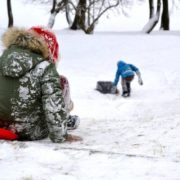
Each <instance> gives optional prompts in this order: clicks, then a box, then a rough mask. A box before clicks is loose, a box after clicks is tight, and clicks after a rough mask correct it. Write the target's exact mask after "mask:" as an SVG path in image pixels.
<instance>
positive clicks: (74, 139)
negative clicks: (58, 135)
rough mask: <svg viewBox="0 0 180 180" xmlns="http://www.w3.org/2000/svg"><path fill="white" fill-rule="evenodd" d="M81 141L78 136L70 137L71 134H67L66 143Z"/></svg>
mask: <svg viewBox="0 0 180 180" xmlns="http://www.w3.org/2000/svg"><path fill="white" fill-rule="evenodd" d="M82 140H83V139H82V138H81V137H80V136H76V135H72V134H68V135H67V138H66V141H68V142H76V141H82Z"/></svg>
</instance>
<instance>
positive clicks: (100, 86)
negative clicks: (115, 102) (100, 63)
mask: <svg viewBox="0 0 180 180" xmlns="http://www.w3.org/2000/svg"><path fill="white" fill-rule="evenodd" d="M96 90H97V91H99V92H101V93H103V94H118V93H119V91H118V89H117V88H115V89H114V86H113V85H112V82H111V81H98V82H97V84H96Z"/></svg>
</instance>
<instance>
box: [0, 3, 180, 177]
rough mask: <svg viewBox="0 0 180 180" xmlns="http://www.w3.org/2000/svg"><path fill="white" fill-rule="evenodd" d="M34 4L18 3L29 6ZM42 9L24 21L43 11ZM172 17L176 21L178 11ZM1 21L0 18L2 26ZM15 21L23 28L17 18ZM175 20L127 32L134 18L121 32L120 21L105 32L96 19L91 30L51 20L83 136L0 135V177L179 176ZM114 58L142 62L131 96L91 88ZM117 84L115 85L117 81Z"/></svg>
mask: <svg viewBox="0 0 180 180" xmlns="http://www.w3.org/2000/svg"><path fill="white" fill-rule="evenodd" d="M14 1H15V0H14ZM20 2H21V1H18V2H17V5H18V6H22V4H21V3H20ZM4 5H5V3H4ZM37 7H38V6H36V8H37ZM32 8H33V10H32ZM36 8H35V7H34V6H33V5H26V6H24V7H23V9H27V11H29V12H31V10H32V11H33V12H36V10H35V9H36ZM140 9H141V8H140ZM14 10H15V9H14ZM40 10H41V11H40V12H42V13H41V14H40V15H38V18H37V19H33V18H32V19H31V21H29V26H30V25H31V24H32V22H33V21H34V23H37V22H38V21H39V18H40V17H41V16H42V15H43V13H45V12H44V11H43V9H40ZM1 12H3V11H1ZM1 12H0V17H2V14H1ZM37 12H38V11H37ZM16 13H17V10H16ZM18 13H20V11H18ZM32 15H33V13H32ZM17 16H18V15H17ZM141 17H142V15H141V16H140V17H139V18H141ZM173 17H174V18H175V19H174V20H173V22H178V21H179V19H180V18H179V17H180V13H179V11H177V13H176V14H174V16H173ZM48 18H49V17H48V16H47V18H46V19H45V18H44V21H45V20H46V21H45V22H48ZM132 18H133V17H132ZM136 18H137V17H136ZM1 19H2V18H1ZM17 19H18V18H17ZM176 19H177V21H176ZM109 20H110V19H109ZM143 20H144V17H142V21H143ZM20 21H21V22H20ZM133 21H135V20H134V19H132V22H133ZM136 21H140V20H137V19H136ZM22 22H24V24H23V23H22ZM40 22H41V21H40ZM5 23H6V21H5V22H2V21H0V28H1V30H0V32H2V31H3V30H4V28H5V27H6V24H5ZM143 23H144V21H143ZM143 23H142V27H143V25H144V24H145V23H146V22H145V23H144V24H143ZM18 24H19V25H21V26H22V25H24V26H28V25H27V20H25V19H23V18H22V16H21V18H19V20H18ZM112 24H113V23H112ZM107 25H108V24H106V26H107ZM179 25H180V23H179V24H176V23H174V24H172V31H170V32H162V31H154V32H153V33H151V34H148V35H147V34H143V33H141V32H140V30H141V28H140V27H141V26H139V29H138V28H136V27H137V25H135V30H136V31H132V27H133V24H128V25H127V24H125V29H122V30H123V32H122V31H120V30H119V29H117V27H118V26H122V27H124V26H123V25H122V24H121V25H119V24H118V25H117V26H116V24H113V25H112V26H111V27H110V28H109V29H108V28H107V29H105V30H103V23H101V24H99V25H98V26H99V27H98V31H96V32H95V33H94V35H85V34H84V33H83V32H80V31H79V32H73V31H70V30H67V29H58V28H57V25H56V28H55V30H56V31H55V32H56V34H57V37H58V40H59V43H60V54H61V60H60V62H59V64H58V66H57V68H58V71H59V73H60V74H63V75H65V76H67V77H68V79H69V82H70V87H71V96H72V99H73V101H74V105H75V107H74V110H73V111H72V114H76V115H79V116H80V119H81V124H80V126H79V128H78V129H77V130H74V131H71V132H70V133H72V134H76V135H79V136H81V137H82V138H83V141H82V142H76V143H63V144H56V143H52V142H51V141H50V140H49V139H45V140H41V141H34V142H18V141H13V142H11V141H0V179H2V180H59V179H61V180H115V179H116V180H119V179H122V180H180V143H179V141H180V133H179V132H180V121H179V120H180V111H179V108H180V91H179V89H180V71H179V68H180V61H179V59H180V53H179V43H180V32H179V31H177V30H179V29H180V28H179V29H178V27H180V26H179ZM128 26H129V27H130V28H129V29H128ZM113 28H114V30H113ZM2 29H3V30H2ZM175 30H176V31H175ZM125 31H127V32H125ZM129 31H131V32H129ZM0 50H1V52H2V50H3V47H2V45H1V46H0ZM120 59H123V60H124V61H127V62H129V63H132V64H134V65H136V66H138V67H139V68H140V70H141V73H142V78H143V81H144V85H143V86H139V85H138V82H137V78H135V79H134V81H133V82H132V95H131V97H130V98H123V97H121V95H118V96H115V95H103V94H100V93H99V92H97V91H95V87H96V82H97V81H98V80H108V81H109V80H110V81H112V80H113V79H114V76H115V72H116V63H117V61H118V60H120ZM118 87H119V89H120V91H121V87H120V83H119V85H118Z"/></svg>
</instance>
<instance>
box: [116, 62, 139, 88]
mask: <svg viewBox="0 0 180 180" xmlns="http://www.w3.org/2000/svg"><path fill="white" fill-rule="evenodd" d="M138 71H139V69H138V68H137V67H136V66H134V65H133V64H127V63H125V62H124V61H118V63H117V71H116V76H115V79H114V82H113V85H114V86H117V84H118V82H119V77H120V76H121V77H122V78H126V77H130V76H134V72H138Z"/></svg>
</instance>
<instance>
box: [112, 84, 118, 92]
mask: <svg viewBox="0 0 180 180" xmlns="http://www.w3.org/2000/svg"><path fill="white" fill-rule="evenodd" d="M116 92H117V87H116V86H114V85H112V87H111V94H116Z"/></svg>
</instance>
